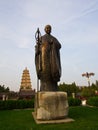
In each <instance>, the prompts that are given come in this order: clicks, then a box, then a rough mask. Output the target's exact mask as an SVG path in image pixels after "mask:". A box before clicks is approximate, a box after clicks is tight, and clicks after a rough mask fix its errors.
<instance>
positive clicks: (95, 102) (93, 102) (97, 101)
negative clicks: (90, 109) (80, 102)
mask: <svg viewBox="0 0 98 130" xmlns="http://www.w3.org/2000/svg"><path fill="white" fill-rule="evenodd" d="M87 104H88V105H90V106H96V107H98V97H90V98H89V99H88V100H87Z"/></svg>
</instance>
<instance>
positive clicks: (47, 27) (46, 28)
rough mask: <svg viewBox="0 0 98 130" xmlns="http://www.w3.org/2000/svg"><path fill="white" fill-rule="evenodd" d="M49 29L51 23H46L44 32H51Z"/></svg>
mask: <svg viewBox="0 0 98 130" xmlns="http://www.w3.org/2000/svg"><path fill="white" fill-rule="evenodd" d="M51 29H52V28H51V25H46V26H45V29H44V30H45V32H46V33H47V34H50V33H51Z"/></svg>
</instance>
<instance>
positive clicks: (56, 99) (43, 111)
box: [35, 92, 69, 120]
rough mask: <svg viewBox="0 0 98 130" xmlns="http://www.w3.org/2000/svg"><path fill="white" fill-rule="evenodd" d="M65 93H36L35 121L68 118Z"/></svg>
mask: <svg viewBox="0 0 98 130" xmlns="http://www.w3.org/2000/svg"><path fill="white" fill-rule="evenodd" d="M68 108H69V106H68V100H67V93H66V92H37V94H36V97H35V116H36V119H37V120H58V119H64V118H66V117H67V116H68Z"/></svg>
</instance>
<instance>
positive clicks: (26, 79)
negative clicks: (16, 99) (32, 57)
mask: <svg viewBox="0 0 98 130" xmlns="http://www.w3.org/2000/svg"><path fill="white" fill-rule="evenodd" d="M20 90H32V85H31V79H30V74H29V70H28V69H27V67H26V68H25V70H23V74H22V79H21V85H20Z"/></svg>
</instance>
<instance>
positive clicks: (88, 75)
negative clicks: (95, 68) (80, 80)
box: [82, 72, 95, 87]
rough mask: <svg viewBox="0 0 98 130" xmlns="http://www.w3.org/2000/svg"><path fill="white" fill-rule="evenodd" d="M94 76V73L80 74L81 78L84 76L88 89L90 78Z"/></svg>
mask: <svg viewBox="0 0 98 130" xmlns="http://www.w3.org/2000/svg"><path fill="white" fill-rule="evenodd" d="M94 75H95V74H94V73H88V72H86V73H83V74H82V76H83V77H84V76H85V77H86V78H87V80H88V86H89V87H90V77H91V76H94Z"/></svg>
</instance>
